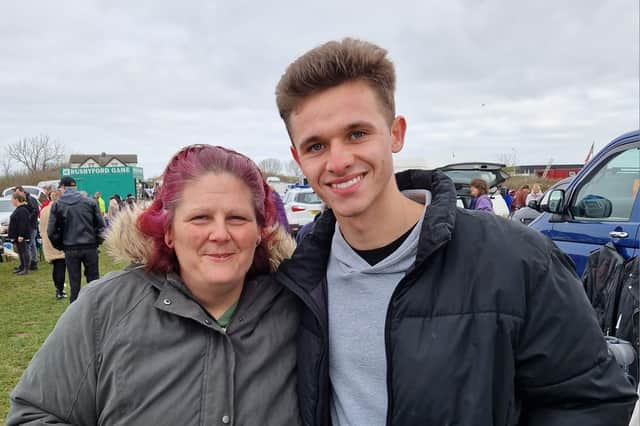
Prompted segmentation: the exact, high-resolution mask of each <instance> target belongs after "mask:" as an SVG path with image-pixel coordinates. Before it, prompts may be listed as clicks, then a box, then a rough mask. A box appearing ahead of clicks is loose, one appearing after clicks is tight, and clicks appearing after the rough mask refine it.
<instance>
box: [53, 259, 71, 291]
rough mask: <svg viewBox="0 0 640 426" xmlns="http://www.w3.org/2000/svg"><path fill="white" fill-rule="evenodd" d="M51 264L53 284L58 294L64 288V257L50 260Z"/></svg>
mask: <svg viewBox="0 0 640 426" xmlns="http://www.w3.org/2000/svg"><path fill="white" fill-rule="evenodd" d="M51 264H52V265H53V271H52V272H51V278H53V285H54V286H55V287H56V293H58V294H60V293H62V291H63V290H64V277H65V274H66V273H67V269H66V268H67V264H66V263H65V261H64V259H55V260H52V261H51Z"/></svg>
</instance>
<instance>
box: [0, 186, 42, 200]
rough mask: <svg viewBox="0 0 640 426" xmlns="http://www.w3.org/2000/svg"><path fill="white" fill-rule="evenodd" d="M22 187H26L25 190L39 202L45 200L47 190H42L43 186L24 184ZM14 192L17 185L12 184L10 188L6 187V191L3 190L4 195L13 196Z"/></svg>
mask: <svg viewBox="0 0 640 426" xmlns="http://www.w3.org/2000/svg"><path fill="white" fill-rule="evenodd" d="M22 187H23V188H24V190H25V191H27V192H28V193H29V194H31V196H33V197H34V198H35V199H36V200H38V202H39V203H41V202H42V201H43V200H44V197H45V192H44V191H43V190H42V188H38V187H37V186H30V185H22ZM14 192H16V190H15V187H14V186H10V187H9V188H6V189H5V190H4V191H2V196H3V197H11V196H12V195H13V193H14Z"/></svg>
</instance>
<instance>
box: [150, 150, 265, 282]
mask: <svg viewBox="0 0 640 426" xmlns="http://www.w3.org/2000/svg"><path fill="white" fill-rule="evenodd" d="M207 173H230V174H232V175H233V176H236V177H237V178H239V179H240V180H242V181H243V182H244V183H245V184H246V185H247V186H248V187H249V189H250V190H251V192H252V194H253V206H254V209H255V213H256V219H257V222H258V225H259V226H260V228H261V229H262V230H263V231H262V232H261V237H262V241H261V242H260V244H259V245H258V247H257V248H256V252H255V255H254V258H253V264H252V265H251V268H250V269H249V273H248V275H249V276H253V275H255V274H261V273H266V272H268V271H269V260H268V251H267V247H268V246H269V242H270V239H271V235H272V234H271V233H270V232H264V229H265V228H269V227H271V226H272V225H274V223H275V221H276V208H275V203H274V201H273V197H272V194H271V187H269V185H268V184H267V183H266V182H265V180H264V178H263V177H262V173H261V172H260V169H259V168H258V166H256V164H255V163H254V162H253V161H252V160H251V159H250V158H249V157H246V156H244V155H242V154H240V153H238V152H236V151H232V150H230V149H227V148H223V147H221V146H212V145H190V146H187V147H185V148H183V149H182V150H180V151H179V152H178V153H177V154H175V155H174V156H173V158H172V159H171V161H169V164H168V165H167V167H166V168H165V170H164V173H163V174H162V185H161V186H160V190H159V192H158V195H157V197H156V199H155V200H154V201H153V203H152V204H151V206H149V208H147V209H146V210H145V211H143V212H142V213H141V214H140V216H139V217H138V221H137V226H138V229H139V230H140V232H142V233H143V234H144V235H146V236H148V237H149V238H151V240H152V241H153V254H152V256H151V258H150V259H149V260H148V262H147V265H146V269H147V271H149V272H161V273H167V272H170V271H178V270H179V268H178V259H177V258H176V255H175V252H174V251H173V249H172V248H170V247H168V246H167V245H166V244H165V242H164V234H165V232H166V231H167V230H168V229H169V226H170V225H171V222H172V221H173V216H174V213H175V210H176V206H177V204H178V202H179V201H180V199H181V196H182V191H183V190H184V188H185V185H187V184H188V183H189V182H191V181H193V180H196V179H198V178H199V177H201V176H203V175H205V174H207Z"/></svg>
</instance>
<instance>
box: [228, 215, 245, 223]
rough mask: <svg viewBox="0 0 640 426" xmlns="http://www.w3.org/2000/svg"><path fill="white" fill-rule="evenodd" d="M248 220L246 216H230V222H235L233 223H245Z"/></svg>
mask: <svg viewBox="0 0 640 426" xmlns="http://www.w3.org/2000/svg"><path fill="white" fill-rule="evenodd" d="M246 221H247V219H246V218H245V217H242V216H233V217H230V218H229V222H231V223H233V224H239V223H245V222H246Z"/></svg>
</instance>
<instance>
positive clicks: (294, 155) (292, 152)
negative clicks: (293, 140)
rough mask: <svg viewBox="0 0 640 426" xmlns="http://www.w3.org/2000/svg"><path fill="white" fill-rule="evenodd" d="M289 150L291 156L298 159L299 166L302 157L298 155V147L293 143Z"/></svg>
mask: <svg viewBox="0 0 640 426" xmlns="http://www.w3.org/2000/svg"><path fill="white" fill-rule="evenodd" d="M289 150H290V151H291V156H292V157H293V159H294V160H295V161H296V163H298V166H299V165H300V158H299V157H298V150H297V149H296V147H295V146H294V145H293V144H291V146H290V147H289Z"/></svg>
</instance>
